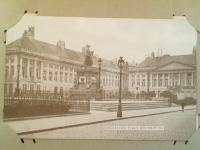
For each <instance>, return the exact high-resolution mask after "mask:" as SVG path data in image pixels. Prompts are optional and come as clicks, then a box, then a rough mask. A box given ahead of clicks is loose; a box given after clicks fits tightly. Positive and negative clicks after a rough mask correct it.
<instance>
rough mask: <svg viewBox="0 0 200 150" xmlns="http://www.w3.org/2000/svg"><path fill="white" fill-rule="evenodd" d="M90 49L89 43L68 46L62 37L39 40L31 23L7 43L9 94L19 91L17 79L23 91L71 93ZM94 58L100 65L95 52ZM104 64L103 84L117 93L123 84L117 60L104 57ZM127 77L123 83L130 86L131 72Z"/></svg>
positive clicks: (108, 91) (105, 87)
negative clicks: (73, 47) (53, 41)
mask: <svg viewBox="0 0 200 150" xmlns="http://www.w3.org/2000/svg"><path fill="white" fill-rule="evenodd" d="M87 52H90V47H89V45H86V47H84V48H83V50H82V52H78V51H74V50H70V49H67V48H66V45H65V42H64V41H58V42H57V44H56V45H53V44H49V43H46V42H42V41H38V40H36V39H35V28H34V27H29V28H28V30H26V31H24V33H23V35H22V37H21V38H19V39H17V40H16V41H13V42H12V43H10V44H8V45H7V47H6V64H5V88H4V91H5V95H12V94H13V93H14V92H15V91H16V88H17V82H19V88H20V90H21V91H46V92H64V93H67V92H68V91H69V89H70V88H72V87H74V85H75V83H76V82H78V79H77V71H78V70H79V69H81V67H82V66H83V65H84V63H85V56H86V55H87ZM91 53H92V54H93V52H92V51H91ZM92 59H93V60H92V66H93V67H99V66H98V58H97V57H96V56H94V55H93V56H92ZM18 67H19V68H18ZM101 68H102V69H101V70H102V71H101V86H102V87H103V89H104V92H105V95H106V96H112V95H116V94H117V92H118V85H119V74H118V72H119V68H118V66H117V64H116V63H114V62H113V61H109V60H106V59H104V58H102V64H101ZM18 71H19V78H18ZM123 80H124V82H123V87H124V89H127V90H128V74H126V76H124V78H123Z"/></svg>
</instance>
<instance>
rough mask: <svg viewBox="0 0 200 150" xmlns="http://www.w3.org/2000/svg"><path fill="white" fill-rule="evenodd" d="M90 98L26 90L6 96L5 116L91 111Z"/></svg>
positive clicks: (15, 116) (16, 116)
mask: <svg viewBox="0 0 200 150" xmlns="http://www.w3.org/2000/svg"><path fill="white" fill-rule="evenodd" d="M89 111H90V105H89V99H84V98H83V97H82V98H73V99H72V98H70V97H68V96H65V95H64V94H60V93H53V92H42V91H34V92H33V91H26V92H20V93H19V94H18V95H16V94H12V95H9V96H8V95H6V96H4V117H5V118H18V117H30V116H46V115H55V114H57V115H59V114H68V113H76V112H83V113H85V112H89Z"/></svg>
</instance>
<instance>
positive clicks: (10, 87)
mask: <svg viewBox="0 0 200 150" xmlns="http://www.w3.org/2000/svg"><path fill="white" fill-rule="evenodd" d="M12 94H13V84H9V95H10V96H11V95H12Z"/></svg>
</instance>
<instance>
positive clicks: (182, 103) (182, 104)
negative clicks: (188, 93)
mask: <svg viewBox="0 0 200 150" xmlns="http://www.w3.org/2000/svg"><path fill="white" fill-rule="evenodd" d="M181 108H182V112H184V101H182V102H181Z"/></svg>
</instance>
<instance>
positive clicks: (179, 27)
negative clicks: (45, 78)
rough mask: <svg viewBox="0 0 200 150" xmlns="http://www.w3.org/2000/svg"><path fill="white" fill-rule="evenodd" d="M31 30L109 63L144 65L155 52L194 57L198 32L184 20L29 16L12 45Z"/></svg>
mask: <svg viewBox="0 0 200 150" xmlns="http://www.w3.org/2000/svg"><path fill="white" fill-rule="evenodd" d="M28 26H34V27H35V39H37V40H40V41H45V42H48V43H52V44H56V43H57V41H58V40H63V41H65V45H66V48H68V49H72V50H76V51H81V50H82V47H84V46H85V45H86V44H89V45H90V46H91V50H93V51H94V54H95V55H97V56H99V57H102V58H107V59H114V58H119V57H120V56H123V57H124V58H125V60H126V61H129V62H132V61H133V60H134V61H136V62H141V61H142V60H144V58H145V57H146V56H147V55H148V54H150V53H151V52H152V51H154V52H155V54H156V55H157V54H158V50H160V51H161V49H162V54H170V55H182V54H191V53H192V49H193V47H194V46H195V45H196V36H197V35H196V31H195V29H194V28H193V27H192V26H191V25H190V24H189V23H188V22H187V20H186V19H185V18H184V17H174V18H173V19H120V18H79V17H41V16H35V15H25V16H24V17H23V18H22V19H21V20H20V21H19V22H18V23H17V24H16V25H15V26H13V27H12V28H10V29H9V30H8V32H7V42H8V43H10V42H12V41H14V40H16V39H18V38H20V37H21V36H22V33H23V32H24V30H26V29H27V28H28Z"/></svg>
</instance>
